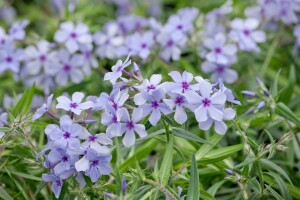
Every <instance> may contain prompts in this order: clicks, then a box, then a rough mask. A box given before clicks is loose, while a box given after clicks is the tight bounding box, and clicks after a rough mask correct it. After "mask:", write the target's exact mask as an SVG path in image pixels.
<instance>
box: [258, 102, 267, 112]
mask: <svg viewBox="0 0 300 200" xmlns="http://www.w3.org/2000/svg"><path fill="white" fill-rule="evenodd" d="M265 105H266V102H265V101H261V102H260V103H259V104H258V106H257V109H258V110H261V109H262V108H263V107H265Z"/></svg>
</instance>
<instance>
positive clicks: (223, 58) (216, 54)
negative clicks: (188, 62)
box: [204, 33, 237, 65]
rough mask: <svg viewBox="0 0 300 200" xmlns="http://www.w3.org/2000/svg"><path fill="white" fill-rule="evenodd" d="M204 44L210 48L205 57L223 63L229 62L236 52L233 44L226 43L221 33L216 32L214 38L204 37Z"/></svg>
mask: <svg viewBox="0 0 300 200" xmlns="http://www.w3.org/2000/svg"><path fill="white" fill-rule="evenodd" d="M204 46H205V47H206V48H208V49H210V50H211V51H210V52H209V53H208V54H207V55H206V59H207V60H208V61H210V62H215V63H218V64H223V65H226V64H229V63H230V62H231V60H232V59H234V58H235V56H236V52H237V48H236V46H235V45H232V44H226V37H225V35H224V34H223V33H218V34H217V35H216V36H215V37H214V38H207V39H205V40H204Z"/></svg>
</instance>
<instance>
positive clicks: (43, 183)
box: [34, 181, 47, 196]
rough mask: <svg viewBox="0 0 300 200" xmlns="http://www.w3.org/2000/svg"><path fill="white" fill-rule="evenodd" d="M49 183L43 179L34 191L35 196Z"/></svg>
mask: <svg viewBox="0 0 300 200" xmlns="http://www.w3.org/2000/svg"><path fill="white" fill-rule="evenodd" d="M46 185H47V183H46V182H44V181H42V182H41V183H40V185H39V187H38V188H37V189H36V191H35V192H34V196H36V195H37V194H38V193H40V192H41V191H42V189H43V188H44V187H45V186H46Z"/></svg>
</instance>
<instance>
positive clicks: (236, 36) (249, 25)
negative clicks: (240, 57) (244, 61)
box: [230, 18, 266, 51]
mask: <svg viewBox="0 0 300 200" xmlns="http://www.w3.org/2000/svg"><path fill="white" fill-rule="evenodd" d="M258 25H259V21H258V20H257V19H253V18H248V19H246V20H245V21H243V20H242V19H234V20H233V21H232V22H231V28H232V30H231V32H230V36H231V39H232V40H234V41H236V42H238V44H239V48H240V49H241V50H243V51H259V47H258V46H257V44H256V43H262V42H265V41H266V35H265V33H264V32H263V31H260V30H256V29H257V27H258Z"/></svg>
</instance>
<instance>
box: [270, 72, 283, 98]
mask: <svg viewBox="0 0 300 200" xmlns="http://www.w3.org/2000/svg"><path fill="white" fill-rule="evenodd" d="M280 73H281V69H279V70H278V72H277V74H276V77H275V79H274V81H273V85H272V88H271V94H272V96H274V97H276V96H277V94H278V79H279V76H280Z"/></svg>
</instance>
